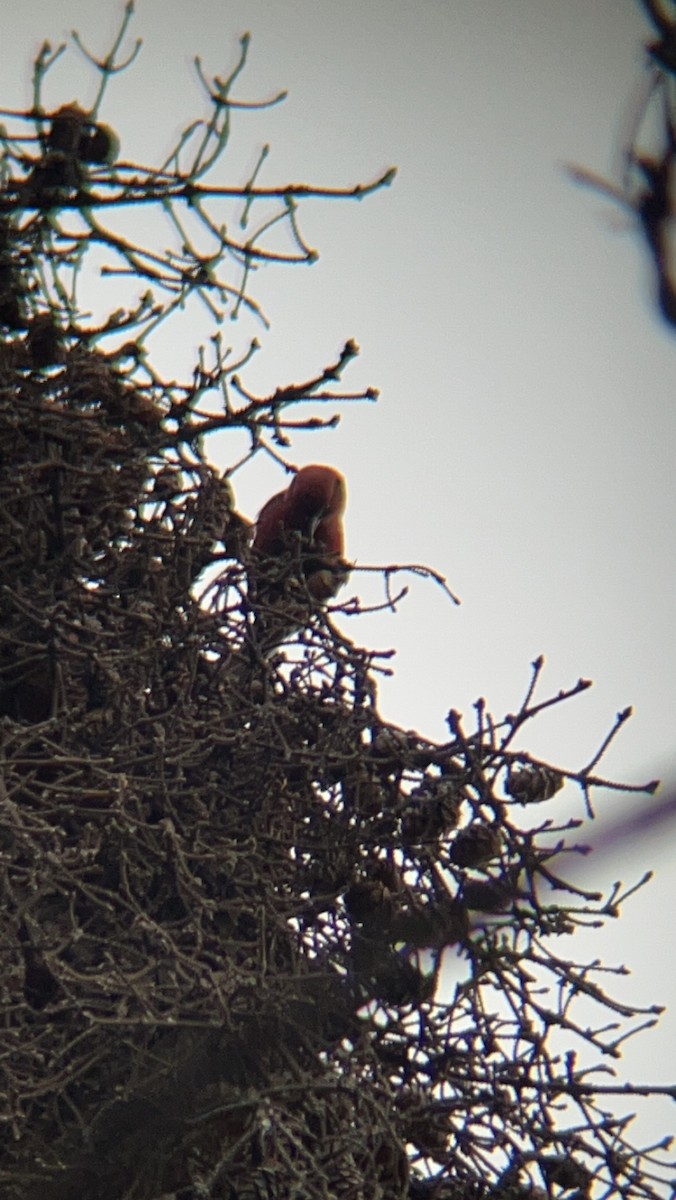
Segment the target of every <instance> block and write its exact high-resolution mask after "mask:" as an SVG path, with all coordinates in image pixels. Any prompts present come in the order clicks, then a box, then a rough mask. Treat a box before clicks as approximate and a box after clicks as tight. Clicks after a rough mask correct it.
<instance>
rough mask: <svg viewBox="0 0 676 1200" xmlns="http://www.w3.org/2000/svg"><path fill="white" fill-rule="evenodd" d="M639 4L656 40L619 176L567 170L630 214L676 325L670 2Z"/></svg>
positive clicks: (659, 298)
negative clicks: (610, 177)
mask: <svg viewBox="0 0 676 1200" xmlns="http://www.w3.org/2000/svg"><path fill="white" fill-rule="evenodd" d="M640 3H641V7H642V8H643V9H644V11H645V13H646V16H647V17H648V19H649V21H650V24H651V38H652V37H653V36H654V34H655V33H657V38H656V40H654V41H653V40H650V41H646V43H645V77H646V83H647V86H646V88H645V95H644V99H643V101H642V103H641V104H640V106H639V109H638V111H637V113H636V114H635V116H634V119H633V121H632V132H631V136H630V138H629V142H628V144H627V145H625V146H623V148H622V161H623V170H622V177H621V180H620V182H619V183H613V182H612V181H609V180H606V179H602V178H601V177H600V176H599V175H596V174H595V173H594V172H592V171H588V170H587V169H586V168H583V167H573V168H571V173H572V175H573V178H574V179H576V180H577V181H578V182H579V183H584V184H588V185H590V186H591V187H593V188H595V189H596V190H597V191H600V192H603V193H604V194H605V195H607V196H610V197H611V198H612V199H613V200H615V201H617V202H618V203H619V204H620V205H621V206H622V208H623V209H624V210H625V211H626V212H629V213H631V215H632V216H633V217H634V218H635V220H636V224H637V226H638V230H639V232H640V235H641V237H642V239H643V241H644V243H645V245H646V247H647V250H648V255H649V258H650V263H651V267H652V271H653V278H654V291H655V299H656V302H657V306H658V309H659V311H660V313H661V314H662V316H663V317H664V320H665V321H666V322H667V324H669V325H676V257H675V255H674V243H675V241H676V198H675V197H676V4H675V3H674V0H640ZM656 129H657V130H658V133H657V135H656Z"/></svg>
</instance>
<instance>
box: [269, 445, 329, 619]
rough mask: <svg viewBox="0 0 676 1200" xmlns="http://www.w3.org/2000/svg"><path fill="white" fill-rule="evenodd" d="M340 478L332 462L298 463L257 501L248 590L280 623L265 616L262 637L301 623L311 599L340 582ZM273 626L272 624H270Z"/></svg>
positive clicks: (319, 598) (325, 597) (323, 596)
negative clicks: (285, 480)
mask: <svg viewBox="0 0 676 1200" xmlns="http://www.w3.org/2000/svg"><path fill="white" fill-rule="evenodd" d="M346 501H347V490H346V487H345V479H344V477H343V476H342V475H341V474H340V472H339V471H336V470H335V468H334V467H325V466H319V465H317V464H313V465H311V466H308V467H301V469H300V470H299V471H298V472H297V473H296V475H295V476H294V478H293V479H292V481H291V483H290V484H289V486H288V488H286V489H285V490H284V491H283V492H277V494H276V495H275V496H272V497H271V499H270V500H268V502H267V504H264V505H263V508H262V509H261V511H260V513H259V514H258V520H257V522H256V533H255V536H254V541H253V554H254V556H255V558H256V559H257V560H258V564H260V569H256V571H255V580H254V581H253V582H254V588H253V592H254V595H255V600H256V603H257V605H258V606H260V608H261V610H262V609H263V608H264V607H265V608H267V609H273V610H275V611H276V614H277V617H279V616H280V615H281V616H283V618H284V620H283V622H280V621H279V620H276V621H274V622H270V620H269V619H266V620H265V626H266V640H270V635H272V639H273V640H274V642H275V643H276V642H279V641H281V640H282V639H283V637H285V636H286V634H287V633H289V632H290V631H291V630H292V629H293V628H297V627H298V626H299V625H303V624H304V623H305V622H306V621H307V619H308V618H309V616H310V615H311V612H312V606H311V603H310V605H308V601H310V602H311V601H315V602H317V603H322V602H324V601H326V600H330V598H331V597H332V596H335V595H336V592H337V591H338V590H339V589H340V588H341V587H342V586H343V584H344V583H345V582H346V580H347V578H348V575H349V570H348V567H347V564H346V562H345V560H344V558H343V551H344V537H343V513H344V511H345V504H346ZM273 626H274V627H275V628H274V629H273Z"/></svg>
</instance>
